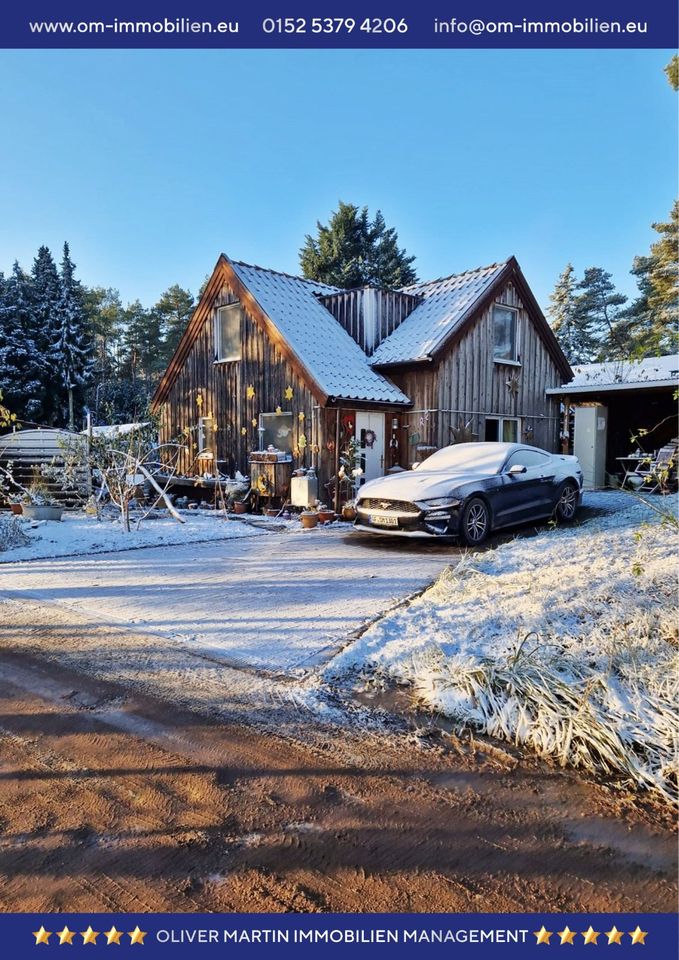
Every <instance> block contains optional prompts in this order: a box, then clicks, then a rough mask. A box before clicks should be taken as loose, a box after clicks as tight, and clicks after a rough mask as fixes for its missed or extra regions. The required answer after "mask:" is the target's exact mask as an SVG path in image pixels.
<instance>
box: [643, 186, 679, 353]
mask: <svg viewBox="0 0 679 960" xmlns="http://www.w3.org/2000/svg"><path fill="white" fill-rule="evenodd" d="M653 229H654V230H655V231H656V233H659V234H660V239H659V240H657V241H656V242H655V243H653V244H651V256H650V261H651V262H650V269H649V275H648V279H649V284H650V288H651V289H650V293H649V296H648V303H649V307H650V308H651V311H652V313H653V325H654V331H655V335H656V337H657V339H658V343H659V345H660V348H661V349H662V350H663V351H665V352H671V351H672V350H674V349H676V347H677V337H678V336H679V201H677V200H675V202H674V205H673V206H672V211H671V213H670V219H669V221H668V222H667V223H654V224H653Z"/></svg>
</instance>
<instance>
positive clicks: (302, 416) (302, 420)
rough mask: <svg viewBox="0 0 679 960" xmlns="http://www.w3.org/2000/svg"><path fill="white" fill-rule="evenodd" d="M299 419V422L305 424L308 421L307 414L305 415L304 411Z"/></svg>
mask: <svg viewBox="0 0 679 960" xmlns="http://www.w3.org/2000/svg"><path fill="white" fill-rule="evenodd" d="M297 419H298V420H299V422H300V423H304V421H305V419H306V414H305V413H304V411H302V413H298V414H297Z"/></svg>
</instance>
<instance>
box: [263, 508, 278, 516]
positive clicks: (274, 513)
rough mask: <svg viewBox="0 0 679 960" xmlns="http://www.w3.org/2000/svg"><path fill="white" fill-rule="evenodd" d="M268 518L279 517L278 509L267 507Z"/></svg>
mask: <svg viewBox="0 0 679 960" xmlns="http://www.w3.org/2000/svg"><path fill="white" fill-rule="evenodd" d="M264 512H265V514H266V516H267V517H277V516H278V514H279V513H280V510H279V509H278V507H267V508H266V510H265V511H264Z"/></svg>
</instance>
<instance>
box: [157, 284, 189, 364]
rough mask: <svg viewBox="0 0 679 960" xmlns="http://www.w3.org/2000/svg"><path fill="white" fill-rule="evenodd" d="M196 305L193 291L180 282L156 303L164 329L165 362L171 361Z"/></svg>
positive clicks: (163, 353) (163, 350)
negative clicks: (180, 284)
mask: <svg viewBox="0 0 679 960" xmlns="http://www.w3.org/2000/svg"><path fill="white" fill-rule="evenodd" d="M194 306H195V303H194V299H193V296H192V295H191V293H190V292H189V291H188V290H184V289H183V288H182V287H180V286H179V284H178V283H175V284H173V286H171V287H169V289H167V290H166V291H165V293H163V294H162V295H161V297H160V300H159V301H158V303H157V304H156V305H155V307H154V310H155V312H156V313H157V314H158V316H159V317H160V322H161V325H162V331H163V349H162V360H163V363H164V364H167V363H169V361H170V358H171V357H172V355H173V353H174V352H175V350H176V349H177V346H178V344H179V341H180V340H181V338H182V334H183V333H184V331H185V330H186V327H187V324H188V322H189V320H190V318H191V314H192V313H193V308H194Z"/></svg>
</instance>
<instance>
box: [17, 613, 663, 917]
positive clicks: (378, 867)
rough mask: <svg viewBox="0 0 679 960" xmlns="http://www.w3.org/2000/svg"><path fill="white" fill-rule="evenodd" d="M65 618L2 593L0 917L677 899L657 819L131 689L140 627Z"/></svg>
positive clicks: (457, 751) (622, 806) (455, 763)
mask: <svg viewBox="0 0 679 960" xmlns="http://www.w3.org/2000/svg"><path fill="white" fill-rule="evenodd" d="M66 616H67V615H66V614H65V613H64V612H63V611H61V612H59V611H54V610H50V609H48V608H40V609H39V610H38V608H35V609H33V610H32V611H31V610H28V609H27V608H26V607H25V606H19V605H14V604H0V625H1V627H2V629H1V630H0V909H1V910H3V911H40V912H44V911H56V910H69V911H79V910H82V911H118V910H120V911H168V910H177V911H182V910H186V911H212V910H216V911H290V910H294V911H297V910H299V911H317V910H322V911H329V910H330V911H345V910H351V911H366V910H369V911H461V910H472V911H481V910H486V911H494V910H498V911H502V910H506V911H531V910H554V911H593V910H612V911H613V910H620V911H623V910H624V911H635V910H652V911H656V910H657V911H662V910H672V909H673V908H674V904H675V896H676V887H675V883H674V877H675V867H676V863H675V848H674V840H673V835H672V822H671V817H670V816H669V815H668V814H664V815H663V814H662V813H661V812H659V811H657V810H654V809H653V808H651V807H648V806H644V805H642V804H639V803H637V802H633V801H632V800H631V799H630V798H629V797H626V796H625V795H623V794H621V793H620V792H619V791H616V790H613V789H608V788H607V787H605V786H602V785H597V784H592V783H588V782H586V781H584V780H582V779H581V778H580V777H578V776H576V775H575V774H573V773H569V772H563V771H555V770H553V769H551V768H549V767H547V766H546V765H543V764H540V763H537V762H535V761H532V760H530V759H525V758H520V757H518V758H517V757H514V756H513V755H512V754H511V752H509V751H507V750H506V748H504V747H499V746H494V745H492V744H487V743H483V742H481V741H476V743H469V742H466V743H459V742H455V741H453V740H451V739H449V738H448V737H443V738H440V739H433V740H431V741H427V740H425V741H421V740H417V739H416V738H414V737H413V736H412V735H407V734H406V733H404V732H400V733H399V732H393V731H392V732H388V731H387V732H379V733H378V732H373V733H365V732H361V731H359V730H352V729H351V728H350V727H349V728H346V729H344V730H340V729H338V728H331V727H328V728H326V729H323V728H321V727H320V726H319V723H318V720H317V719H315V718H314V717H313V716H311V715H308V716H300V715H299V713H298V712H297V711H294V710H293V713H294V714H295V720H294V722H292V721H291V722H290V723H288V722H287V720H286V717H287V716H288V713H289V711H290V709H291V708H290V705H289V704H288V705H287V706H284V705H283V704H282V701H281V699H280V697H274V698H273V699H272V702H274V703H278V704H279V708H280V710H281V714H280V716H279V717H278V718H276V717H275V715H274V714H272V713H271V712H270V713H269V715H267V717H266V718H265V722H263V723H262V724H261V725H260V726H259V727H256V726H255V727H253V726H251V725H247V724H245V723H244V722H239V720H238V719H237V718H235V716H234V717H233V718H231V719H229V718H226V717H224V716H222V717H220V718H219V719H210V717H209V716H208V712H209V711H207V710H206V709H204V708H205V705H206V704H208V705H209V704H210V703H214V702H215V698H216V697H217V695H218V693H217V688H215V690H211V692H209V695H208V694H207V693H205V691H204V692H203V695H202V698H201V697H198V698H196V700H195V709H191V708H189V707H188V706H187V703H188V702H189V698H188V696H187V690H188V689H189V688H190V687H191V684H192V683H194V682H197V681H196V680H195V678H193V677H192V676H190V675H189V674H188V673H187V672H186V671H185V672H184V674H183V676H182V675H181V674H180V675H179V676H180V680H179V681H178V685H177V686H176V687H175V688H173V686H172V684H171V683H170V682H169V680H168V679H167V678H168V676H169V673H171V671H170V672H169V673H168V670H169V668H167V665H165V669H164V671H161V672H160V673H159V675H158V680H157V683H156V684H155V685H153V684H149V682H148V676H149V670H148V669H146V665H147V664H149V663H151V662H152V659H153V655H152V650H151V648H150V647H149V644H150V643H151V640H150V639H149V638H148V637H145V638H141V637H135V636H134V635H133V634H125V635H123V634H121V633H120V632H119V631H118V632H109V631H108V629H107V628H106V627H105V626H103V625H98V626H96V625H92V624H90V625H88V624H86V623H84V622H82V623H74V622H71V621H67V620H65V619H64V618H65V617H66ZM69 623H70V626H69ZM126 644H127V645H128V647H127V649H128V652H129V651H132V650H136V651H137V654H136V655H137V657H139V656H140V655H139V650H140V649H143V650H144V660H143V664H142V667H143V669H140V670H139V671H138V673H137V674H136V675H135V674H134V671H129V672H128V673H127V674H125V673H124V672H123V671H122V670H119V669H116V666H115V665H116V663H118V664H119V663H121V662H122V661H123V660H124V651H125V645H126ZM164 649H165V656H166V657H167V656H169V654H168V653H167V649H166V648H164ZM107 664H108V666H106V665H107ZM208 666H209V669H210V670H212V671H213V673H211V674H210V680H209V682H210V683H214V684H217V685H218V686H221V689H222V692H223V694H224V699H225V700H228V693H227V690H226V689H225V687H228V677H229V675H230V674H229V671H228V670H227V669H226V668H221V667H214V665H208ZM206 669H207V668H206ZM142 678H143V680H142ZM207 682H208V681H207V679H206V680H205V683H207ZM173 689H174V690H175V693H176V695H175V693H173ZM206 689H207V688H206ZM180 691H181V695H180ZM274 727H277V728H278V730H279V733H275V732H273V729H274ZM305 729H306V731H307V733H306V736H305V735H304V733H303V731H304V730H305Z"/></svg>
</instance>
